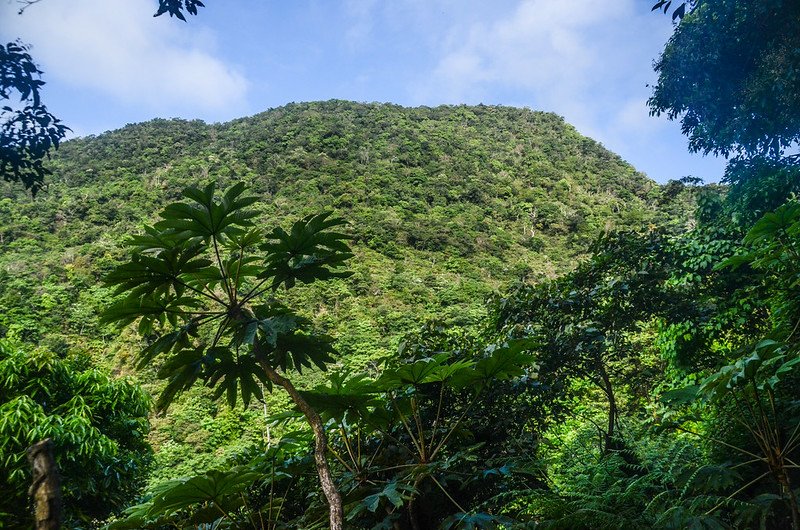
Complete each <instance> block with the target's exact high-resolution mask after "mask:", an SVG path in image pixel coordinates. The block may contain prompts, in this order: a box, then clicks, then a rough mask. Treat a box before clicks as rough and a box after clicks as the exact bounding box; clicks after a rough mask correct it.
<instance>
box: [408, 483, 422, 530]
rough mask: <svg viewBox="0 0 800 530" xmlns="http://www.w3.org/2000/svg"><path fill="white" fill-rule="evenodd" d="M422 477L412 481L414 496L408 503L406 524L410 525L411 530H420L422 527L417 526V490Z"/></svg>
mask: <svg viewBox="0 0 800 530" xmlns="http://www.w3.org/2000/svg"><path fill="white" fill-rule="evenodd" d="M422 479H423V477H417V479H416V480H415V481H414V492H415V493H414V496H413V497H411V500H409V501H408V522H409V523H410V524H411V529H412V530H422V527H421V526H420V525H419V503H418V502H417V500H418V498H419V492H417V488H419V485H420V484H421V483H422Z"/></svg>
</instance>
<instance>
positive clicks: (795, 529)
mask: <svg viewBox="0 0 800 530" xmlns="http://www.w3.org/2000/svg"><path fill="white" fill-rule="evenodd" d="M776 452H777V451H776ZM778 458H779V460H777V462H776V465H775V468H774V470H773V474H774V475H775V478H776V479H777V480H778V483H779V484H780V486H781V493H782V494H783V496H784V497H785V498H786V502H787V503H788V504H789V510H790V512H791V514H792V530H800V511H799V510H798V507H797V496H796V495H795V494H794V491H792V485H791V484H790V483H789V475H788V474H787V473H786V467H785V464H784V463H783V461H782V460H783V459H782V458H781V457H778Z"/></svg>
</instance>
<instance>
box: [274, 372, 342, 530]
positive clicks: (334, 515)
mask: <svg viewBox="0 0 800 530" xmlns="http://www.w3.org/2000/svg"><path fill="white" fill-rule="evenodd" d="M260 364H261V367H262V368H263V369H264V372H265V373H266V374H267V377H269V379H270V381H272V382H273V383H275V384H276V385H280V386H282V387H283V388H284V390H286V392H287V393H288V394H289V397H291V398H292V401H294V403H295V405H297V408H299V409H300V411H301V412H302V413H303V415H305V417H306V421H308V424H309V425H310V426H311V430H312V431H314V462H315V463H316V465H317V475H319V482H320V485H321V486H322V492H323V493H324V494H325V498H326V499H327V501H328V507H329V511H330V524H331V527H330V528H331V530H344V508H343V507H342V496H341V494H340V493H339V490H338V489H337V488H336V483H334V481H333V475H331V469H330V467H329V466H328V458H327V452H328V437H327V435H326V434H325V426H324V425H323V424H322V419H321V418H320V417H319V414H317V411H315V410H314V409H313V408H311V405H309V404H308V402H307V401H306V400H305V399H303V396H301V395H300V392H298V391H297V389H296V388H295V386H294V385H293V384H292V382H291V381H289V380H288V379H287V378H285V377H283V376H282V375H280V374H279V373H278V372H276V371H275V370H274V369H273V368H272V367H271V366H269V364H267V363H266V362H264V361H260Z"/></svg>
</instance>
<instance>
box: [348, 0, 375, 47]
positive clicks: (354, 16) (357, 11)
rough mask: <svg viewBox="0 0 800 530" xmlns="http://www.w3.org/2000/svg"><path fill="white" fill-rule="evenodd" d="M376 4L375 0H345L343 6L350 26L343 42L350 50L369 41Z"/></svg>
mask: <svg viewBox="0 0 800 530" xmlns="http://www.w3.org/2000/svg"><path fill="white" fill-rule="evenodd" d="M377 4H378V2H377V0H346V2H345V5H344V7H345V12H346V14H347V17H348V18H349V21H350V27H349V28H347V30H346V32H345V42H346V43H347V45H348V47H349V48H350V49H351V50H356V49H359V48H361V47H363V46H364V45H366V44H367V43H368V42H369V39H370V37H371V34H372V30H373V26H374V17H375V9H376V7H377Z"/></svg>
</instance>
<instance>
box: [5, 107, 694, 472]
mask: <svg viewBox="0 0 800 530" xmlns="http://www.w3.org/2000/svg"><path fill="white" fill-rule="evenodd" d="M51 167H52V168H53V174H52V175H51V176H50V177H49V179H48V180H49V183H50V184H49V187H48V189H47V190H46V192H44V193H41V194H40V195H39V196H38V197H37V198H36V199H31V198H30V197H29V196H27V195H25V194H24V193H23V192H22V191H21V190H20V189H19V187H15V186H12V185H8V184H6V183H2V184H0V197H2V198H0V219H1V221H0V337H8V338H11V339H14V340H18V341H22V342H25V343H30V344H37V345H40V346H42V347H44V348H46V349H49V350H51V351H54V352H56V353H58V354H62V355H66V354H67V353H69V354H70V355H76V354H84V353H85V354H88V355H90V356H91V357H92V358H93V359H94V360H95V362H99V363H100V364H102V365H104V366H106V367H108V368H111V369H113V370H114V371H116V372H118V373H123V374H129V375H133V376H134V377H137V378H139V379H140V380H141V381H143V382H144V383H145V386H146V388H148V389H150V390H151V391H155V390H157V388H158V386H159V383H157V382H155V379H154V377H153V372H152V371H150V372H147V371H145V372H140V373H137V374H134V373H133V371H132V369H131V355H132V353H133V352H135V351H136V350H137V349H138V348H139V347H140V344H141V343H140V342H139V339H138V337H136V336H134V334H133V333H132V332H131V333H127V334H124V335H123V336H121V337H120V336H118V334H117V332H116V331H115V330H114V329H112V328H110V327H103V326H99V325H98V323H97V315H98V313H99V312H101V311H102V310H103V309H104V308H105V307H106V306H107V305H108V303H109V301H110V299H109V294H110V291H109V290H107V289H106V288H104V287H103V286H102V284H101V281H100V280H101V278H102V277H103V276H104V274H105V273H107V272H108V271H109V270H110V268H111V267H112V266H114V265H116V264H118V263H119V262H120V261H121V260H122V259H123V258H124V257H125V256H124V252H125V251H124V250H123V248H122V246H121V244H120V243H121V241H122V240H123V239H124V238H125V237H126V236H128V235H130V234H135V233H137V231H138V230H140V228H141V226H142V225H143V224H144V223H150V222H153V221H154V220H155V215H156V212H158V211H160V210H161V209H162V208H163V207H164V205H166V204H167V203H169V202H172V201H174V200H177V199H178V198H179V197H180V192H181V190H183V189H184V188H185V187H187V186H189V185H192V184H196V183H198V182H199V183H206V182H216V183H218V184H219V187H220V188H225V187H227V186H229V185H230V184H232V183H234V182H237V181H243V182H244V183H246V184H247V185H248V186H249V188H250V190H251V191H252V192H253V193H255V194H257V195H258V196H259V197H261V198H262V201H261V202H259V203H258V204H256V205H255V206H256V207H257V208H258V209H259V211H260V212H261V215H260V217H259V221H258V223H259V225H260V226H264V227H265V228H271V227H273V226H275V225H282V226H287V224H288V223H290V222H291V221H293V220H295V219H297V218H299V217H301V216H305V215H307V214H311V213H316V212H320V211H324V210H334V211H335V212H336V213H337V214H338V215H339V216H341V217H343V218H344V219H346V220H348V221H349V223H350V226H349V228H348V231H349V232H350V233H351V234H352V235H353V236H354V238H355V239H354V241H353V248H354V251H355V254H356V256H355V258H354V259H352V260H351V269H352V270H353V271H354V273H355V274H354V275H353V276H352V277H350V278H349V279H347V280H337V281H333V282H328V283H326V284H325V285H324V286H320V287H317V286H312V287H309V288H305V289H301V290H298V292H293V293H292V294H291V297H292V299H291V301H292V302H293V303H295V304H296V305H297V306H299V307H302V308H303V312H304V313H305V314H306V315H307V316H309V317H311V318H312V319H313V320H314V322H315V324H316V325H317V326H318V327H319V328H320V329H322V330H324V331H326V332H327V333H330V334H331V335H333V336H334V337H335V338H336V347H337V349H338V350H339V352H340V353H341V357H340V358H339V362H340V363H341V364H343V365H346V366H351V367H355V368H358V369H365V370H370V369H373V368H374V366H376V363H377V362H378V361H379V360H380V359H382V358H386V357H389V356H392V355H394V354H395V352H396V350H397V347H398V344H399V342H400V340H401V339H402V337H403V336H404V335H406V334H407V333H409V332H413V331H414V330H416V329H417V328H418V327H419V326H420V325H421V324H423V323H425V322H427V321H431V320H435V321H437V322H439V323H442V324H445V325H447V326H453V325H459V326H465V327H469V326H472V328H473V329H477V327H476V326H480V325H482V324H481V323H482V318H483V317H485V316H486V314H487V309H486V298H487V297H488V296H490V295H491V294H492V293H495V292H498V291H500V290H504V289H505V288H507V287H508V286H510V285H511V284H512V283H514V282H517V281H519V280H520V279H527V280H528V281H531V282H532V281H535V280H537V279H543V278H552V277H554V276H555V275H556V274H557V273H560V272H565V271H567V270H570V269H571V268H573V267H574V265H575V263H576V259H577V258H579V257H581V256H583V255H584V254H585V253H586V251H587V246H588V244H589V243H590V242H591V241H592V240H593V239H594V238H595V237H596V236H597V235H598V234H600V233H602V232H603V231H607V230H611V229H621V228H634V229H638V228H642V227H645V226H647V225H658V226H662V227H664V226H667V225H669V224H682V223H684V221H681V220H680V219H685V217H686V216H685V211H686V210H687V208H686V204H685V200H684V199H683V198H682V197H683V195H682V194H678V195H677V198H676V196H675V195H674V194H670V193H667V192H665V191H664V189H663V188H662V187H660V186H658V185H657V184H655V183H654V182H653V181H651V180H649V179H648V178H647V177H646V176H644V175H642V174H641V173H638V172H637V171H636V170H635V169H634V168H633V167H631V166H630V165H629V164H627V163H626V162H624V161H623V160H622V159H620V158H619V157H618V156H617V155H615V154H613V153H611V152H609V151H608V150H607V149H605V148H604V147H603V146H602V145H600V144H599V143H597V142H596V141H594V140H592V139H589V138H586V137H584V136H581V135H580V134H579V133H578V132H577V131H576V130H575V129H574V128H573V127H572V126H570V125H569V124H567V123H565V122H564V120H563V119H562V118H560V117H558V116H556V115H553V114H549V113H542V112H535V111H531V110H528V109H517V108H510V107H493V106H477V107H474V106H455V107H453V106H444V107H437V108H427V107H421V108H403V107H399V106H395V105H388V104H359V103H351V102H345V101H328V102H320V103H302V104H290V105H287V106H285V107H281V108H277V109H272V110H269V111H267V112H264V113H262V114H259V115H256V116H253V117H249V118H243V119H239V120H235V121H232V122H229V123H224V124H213V125H209V124H205V123H203V122H200V121H183V120H154V121H151V122H147V123H142V124H135V125H128V126H126V127H124V128H122V129H120V130H117V131H112V132H108V133H105V134H102V135H99V136H96V137H87V138H80V139H76V140H72V141H69V142H67V143H65V144H64V145H63V146H62V148H61V149H60V150H59V151H58V152H57V153H56V154H55V156H54V157H53V160H52V163H51ZM307 377H310V378H311V380H313V379H314V378H315V376H314V375H313V374H312V375H310V376H307ZM281 399H282V398H279V397H274V398H271V401H270V407H271V410H270V411H269V412H275V411H276V410H277V407H278V406H280V404H281V403H282V401H281ZM209 411H211V412H212V414H211V415H209V414H208V412H209ZM264 413H265V411H264V410H262V409H261V408H260V405H256V406H253V408H252V409H250V410H246V411H244V410H238V411H229V410H227V409H226V408H225V407H224V406H221V405H216V404H214V403H212V402H211V400H210V399H209V395H208V393H206V392H204V391H202V390H196V391H193V392H191V393H189V394H188V395H187V396H185V397H184V398H182V399H181V401H180V402H179V403H178V404H177V405H176V406H174V407H173V408H172V409H170V412H169V413H168V414H167V416H166V417H164V418H153V420H152V423H153V429H152V432H151V435H150V439H151V443H152V444H153V446H154V448H155V450H156V451H157V457H156V464H157V465H156V471H155V475H154V476H155V477H157V478H163V477H169V476H174V475H180V474H183V473H187V472H189V471H200V470H203V469H206V468H207V467H209V466H210V465H212V464H213V463H215V462H219V461H221V460H222V459H224V458H226V457H227V456H230V455H231V454H233V453H235V452H236V451H239V450H242V449H243V448H246V447H248V446H250V445H252V444H255V443H257V442H258V441H259V440H260V439H261V438H262V437H263V436H265V430H264V429H265V428H264V423H263V421H262V419H261V418H262V417H263V414H264Z"/></svg>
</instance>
